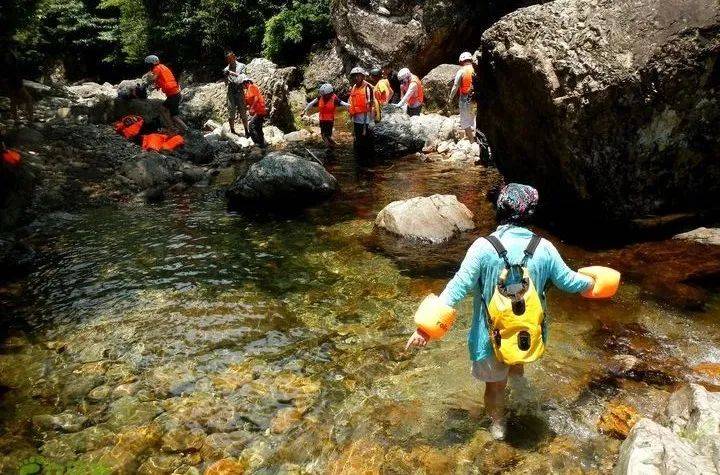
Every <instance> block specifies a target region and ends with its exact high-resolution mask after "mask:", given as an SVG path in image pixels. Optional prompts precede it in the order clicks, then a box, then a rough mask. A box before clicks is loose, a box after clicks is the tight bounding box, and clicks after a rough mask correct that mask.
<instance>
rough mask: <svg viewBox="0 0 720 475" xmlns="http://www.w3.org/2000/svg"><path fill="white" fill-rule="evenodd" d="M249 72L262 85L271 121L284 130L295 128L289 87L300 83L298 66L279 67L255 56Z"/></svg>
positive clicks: (248, 67)
mask: <svg viewBox="0 0 720 475" xmlns="http://www.w3.org/2000/svg"><path fill="white" fill-rule="evenodd" d="M247 74H248V76H250V77H251V78H252V80H253V81H255V83H256V84H257V85H258V86H259V87H260V90H261V91H262V92H263V94H264V96H265V102H266V104H267V107H268V111H269V116H268V119H269V122H270V124H272V125H275V126H277V127H279V128H280V129H282V130H283V131H284V132H292V131H293V130H295V118H294V117H293V113H292V108H291V107H290V100H289V88H290V87H293V86H295V85H297V84H298V83H299V76H300V73H299V71H298V69H297V68H295V67H289V68H278V67H277V65H276V64H275V63H273V62H271V61H268V60H267V59H262V58H255V59H253V60H252V61H250V64H248V65H247Z"/></svg>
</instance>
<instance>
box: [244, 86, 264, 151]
mask: <svg viewBox="0 0 720 475" xmlns="http://www.w3.org/2000/svg"><path fill="white" fill-rule="evenodd" d="M238 82H239V83H240V84H242V87H243V89H244V91H245V92H244V94H245V104H246V105H247V109H248V113H249V114H248V115H249V116H250V117H249V120H248V131H249V132H250V138H251V139H252V141H253V142H255V144H256V145H257V146H258V147H260V148H265V147H267V144H266V143H265V133H264V132H263V124H264V123H265V117H267V108H266V107H265V98H264V97H263V95H262V92H261V91H260V88H259V87H257V85H256V84H255V83H254V82H253V81H252V79H250V78H249V77H248V76H247V75H245V74H241V75H240V76H239V77H238Z"/></svg>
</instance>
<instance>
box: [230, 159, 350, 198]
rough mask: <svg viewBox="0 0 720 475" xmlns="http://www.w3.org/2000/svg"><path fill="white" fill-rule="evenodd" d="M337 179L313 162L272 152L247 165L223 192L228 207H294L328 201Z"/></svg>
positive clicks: (335, 188) (335, 187)
mask: <svg viewBox="0 0 720 475" xmlns="http://www.w3.org/2000/svg"><path fill="white" fill-rule="evenodd" d="M336 190H337V180H336V179H335V177H334V176H332V175H331V174H330V173H328V172H327V171H326V170H325V168H323V166H322V165H320V164H318V163H317V162H314V161H311V160H306V159H304V158H302V157H299V156H297V155H294V154H291V153H287V152H272V153H269V154H268V155H267V156H266V157H265V158H263V159H262V160H260V161H259V162H256V163H254V164H252V165H251V166H250V169H249V170H248V172H247V173H246V174H245V176H243V177H241V178H239V179H237V180H236V181H235V183H233V184H232V186H231V187H230V188H229V189H228V190H227V198H228V202H229V204H230V206H232V207H240V206H242V205H243V204H247V203H252V204H254V205H260V206H262V207H268V208H282V209H287V208H296V207H298V206H302V205H305V204H310V203H314V202H318V201H321V200H323V199H326V198H328V197H329V196H331V195H332V194H333V193H334V192H335V191H336Z"/></svg>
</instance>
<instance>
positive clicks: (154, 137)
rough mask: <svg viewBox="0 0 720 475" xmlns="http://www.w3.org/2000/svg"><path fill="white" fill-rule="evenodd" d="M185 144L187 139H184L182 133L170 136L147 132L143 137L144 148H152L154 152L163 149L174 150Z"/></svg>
mask: <svg viewBox="0 0 720 475" xmlns="http://www.w3.org/2000/svg"><path fill="white" fill-rule="evenodd" d="M183 145H185V139H183V137H182V135H173V136H172V137H170V136H167V135H165V134H147V135H143V139H142V148H143V150H152V151H154V152H160V151H161V150H167V151H170V152H172V151H173V150H177V149H178V148H180V147H182V146H183Z"/></svg>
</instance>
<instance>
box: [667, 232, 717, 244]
mask: <svg viewBox="0 0 720 475" xmlns="http://www.w3.org/2000/svg"><path fill="white" fill-rule="evenodd" d="M674 239H683V240H685V241H695V242H699V243H700V244H710V245H713V246H720V228H697V229H693V230H692V231H688V232H686V233H682V234H678V235H677V236H675V237H674Z"/></svg>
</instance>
